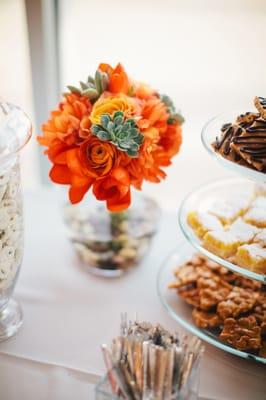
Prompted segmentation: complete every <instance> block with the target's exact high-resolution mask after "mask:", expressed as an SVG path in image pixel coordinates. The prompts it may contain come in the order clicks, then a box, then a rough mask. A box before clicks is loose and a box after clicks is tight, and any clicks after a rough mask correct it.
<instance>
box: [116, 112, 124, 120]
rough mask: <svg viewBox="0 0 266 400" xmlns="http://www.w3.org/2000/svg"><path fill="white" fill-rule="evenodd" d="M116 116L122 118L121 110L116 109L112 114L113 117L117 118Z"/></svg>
mask: <svg viewBox="0 0 266 400" xmlns="http://www.w3.org/2000/svg"><path fill="white" fill-rule="evenodd" d="M117 117H122V118H123V119H124V113H123V111H116V112H115V113H114V115H113V118H114V119H115V118H117Z"/></svg>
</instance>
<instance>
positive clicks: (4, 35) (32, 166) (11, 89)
mask: <svg viewBox="0 0 266 400" xmlns="http://www.w3.org/2000/svg"><path fill="white" fill-rule="evenodd" d="M0 54H1V56H0V98H2V99H5V100H6V101H9V102H11V103H14V104H17V105H18V106H20V107H21V108H22V109H23V110H24V111H25V112H26V113H27V114H28V116H29V117H30V119H31V120H32V122H33V125H34V107H33V101H32V87H31V69H30V59H29V46H28V37H27V25H26V14H25V8H24V2H23V0H0ZM36 131H37V129H36V127H35V125H34V135H36ZM21 156H22V176H23V183H24V186H26V187H32V186H36V185H37V184H38V183H39V163H38V159H37V157H38V155H37V144H36V141H35V140H34V138H32V139H31V141H30V142H29V144H27V146H26V147H25V149H24V150H23V151H22V153H21Z"/></svg>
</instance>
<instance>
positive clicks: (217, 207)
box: [209, 200, 241, 225]
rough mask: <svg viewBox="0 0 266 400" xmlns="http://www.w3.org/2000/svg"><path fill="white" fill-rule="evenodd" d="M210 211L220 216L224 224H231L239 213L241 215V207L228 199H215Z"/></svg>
mask: <svg viewBox="0 0 266 400" xmlns="http://www.w3.org/2000/svg"><path fill="white" fill-rule="evenodd" d="M209 213H210V214H212V215H214V216H215V217H217V218H219V220H220V221H221V222H222V224H224V225H227V224H231V223H232V222H233V221H234V220H235V219H236V218H237V217H238V216H239V215H241V207H239V206H238V205H236V204H231V203H229V202H226V201H219V200H217V201H215V202H214V203H213V204H212V205H211V207H210V209H209Z"/></svg>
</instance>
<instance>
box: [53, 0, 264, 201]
mask: <svg viewBox="0 0 266 400" xmlns="http://www.w3.org/2000/svg"><path fill="white" fill-rule="evenodd" d="M60 22H61V24H60V25H61V27H60V49H61V59H62V64H61V68H62V86H65V85H66V84H67V83H68V84H69V83H75V82H78V81H79V80H81V79H84V78H86V76H87V75H88V73H92V72H93V71H94V70H95V68H96V66H97V64H98V63H99V62H101V61H105V62H110V63H112V64H115V63H117V62H118V61H121V62H122V63H123V64H124V66H125V68H126V69H127V71H128V73H129V74H131V76H132V77H135V78H137V79H140V80H144V81H147V82H149V83H151V84H152V85H153V86H154V87H156V88H159V89H160V91H162V92H165V93H167V94H169V95H170V96H171V97H172V98H173V99H174V101H175V103H176V105H177V106H178V107H180V108H181V110H182V112H183V114H184V116H185V118H186V124H185V125H184V144H183V147H182V151H181V153H180V155H179V156H177V157H176V158H175V160H174V163H173V165H172V166H171V167H170V168H169V169H168V179H167V180H166V181H165V182H164V183H163V184H161V185H160V186H158V185H152V184H149V185H148V186H147V187H146V190H147V191H148V192H150V193H153V194H154V195H155V196H156V197H157V198H159V199H160V200H161V201H162V202H163V203H164V205H165V206H168V207H176V204H177V202H178V201H179V200H180V197H181V196H183V195H184V193H185V192H186V191H188V190H191V189H192V188H193V187H195V186H197V185H198V184H199V183H200V182H204V181H207V180H209V179H216V178H217V177H222V176H226V175H228V171H225V170H224V169H223V168H221V167H220V166H219V165H217V164H216V163H215V162H214V161H213V160H212V159H211V157H210V156H209V155H208V154H207V153H205V151H204V149H203V147H202V145H201V142H200V131H201V128H202V126H203V125H204V123H205V122H206V121H207V120H208V119H209V118H211V117H212V116H214V115H216V114H218V113H221V112H223V111H226V110H230V109H232V108H234V109H238V108H239V109H241V110H243V111H244V110H249V109H250V108H252V100H253V97H254V96H255V95H266V47H265V46H266V42H265V38H266V1H264V0H221V1H213V0H207V1H203V0H194V1H193V0H186V1H185V0H133V1H131V0H112V1H108V0H91V1H86V0H75V1H72V0H61V1H60Z"/></svg>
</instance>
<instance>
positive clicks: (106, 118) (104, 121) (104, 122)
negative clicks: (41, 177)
mask: <svg viewBox="0 0 266 400" xmlns="http://www.w3.org/2000/svg"><path fill="white" fill-rule="evenodd" d="M110 121H111V117H110V115H109V114H102V115H101V125H102V126H103V127H104V128H105V129H107V127H108V124H109V122H110Z"/></svg>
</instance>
